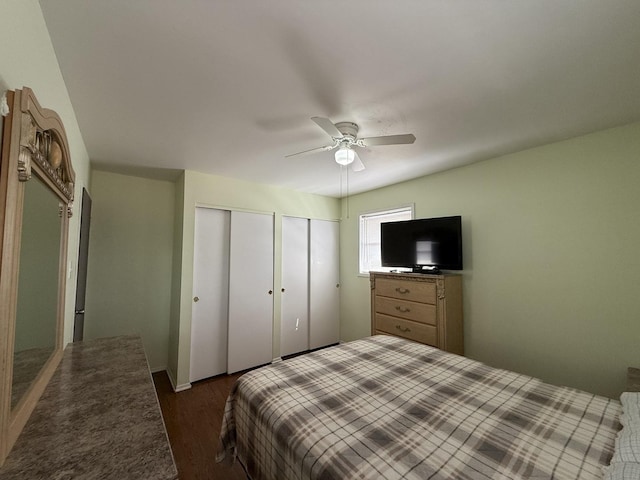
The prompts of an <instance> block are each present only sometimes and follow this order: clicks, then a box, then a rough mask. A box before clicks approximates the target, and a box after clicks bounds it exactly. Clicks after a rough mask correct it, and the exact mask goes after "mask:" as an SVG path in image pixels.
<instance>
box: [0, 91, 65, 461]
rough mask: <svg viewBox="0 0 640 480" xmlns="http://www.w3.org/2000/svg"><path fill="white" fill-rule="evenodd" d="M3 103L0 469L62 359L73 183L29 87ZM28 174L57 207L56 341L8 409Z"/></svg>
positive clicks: (55, 123)
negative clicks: (6, 107)
mask: <svg viewBox="0 0 640 480" xmlns="http://www.w3.org/2000/svg"><path fill="white" fill-rule="evenodd" d="M7 103H8V105H9V108H10V113H9V114H8V115H7V116H6V117H4V121H3V128H2V157H1V163H0V192H1V195H0V465H2V464H3V463H4V460H5V459H6V457H7V455H8V454H9V451H10V450H11V448H12V447H13V444H14V443H15V442H16V440H17V438H18V436H19V435H20V432H21V431H22V429H23V428H24V426H25V424H26V423H27V420H28V419H29V416H30V415H31V412H32V411H33V409H34V408H35V406H36V403H37V402H38V399H39V398H40V396H41V395H42V392H43V391H44V389H45V387H46V386H47V384H48V382H49V380H50V379H51V377H52V376H53V373H54V371H55V369H56V367H57V366H58V364H59V363H60V359H61V358H62V350H63V335H64V305H65V285H66V265H67V241H68V230H69V217H71V212H72V204H73V191H74V182H75V173H74V171H73V168H72V166H71V160H70V156H69V144H68V142H67V135H66V133H65V130H64V126H63V124H62V121H61V119H60V117H59V116H58V114H56V113H55V112H54V111H53V110H48V109H45V108H42V107H41V106H40V104H39V103H38V101H37V99H36V97H35V95H34V93H33V91H32V90H31V89H30V88H27V87H24V88H23V89H22V90H17V89H16V90H15V91H8V92H7ZM45 140H46V141H45ZM54 143H55V144H56V145H53V144H54ZM58 147H59V148H58ZM32 175H36V176H37V177H38V178H39V180H41V181H42V183H43V184H44V186H45V187H46V188H48V189H49V190H50V191H51V192H52V193H53V194H54V195H55V196H56V197H57V198H58V200H59V202H60V216H61V238H60V254H59V266H58V293H57V312H56V316H57V318H56V319H55V320H56V325H57V326H56V334H55V336H56V338H55V347H54V350H53V353H52V354H51V356H50V357H49V358H48V360H47V361H46V363H45V364H44V366H43V367H42V368H41V369H40V371H39V373H38V374H37V376H36V377H35V379H34V380H33V381H32V383H31V385H30V386H29V388H28V389H27V390H26V392H25V394H24V395H23V396H22V398H21V399H20V401H19V402H18V403H17V404H16V405H15V407H14V408H13V409H12V406H11V403H12V402H11V390H12V379H13V356H14V342H15V330H16V312H17V298H18V272H19V268H20V265H19V263H20V245H21V231H22V213H23V204H24V193H25V182H27V181H29V180H30V179H31V177H32Z"/></svg>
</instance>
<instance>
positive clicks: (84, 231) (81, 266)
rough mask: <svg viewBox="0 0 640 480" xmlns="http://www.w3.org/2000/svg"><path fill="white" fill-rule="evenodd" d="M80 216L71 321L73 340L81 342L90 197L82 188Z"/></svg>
mask: <svg viewBox="0 0 640 480" xmlns="http://www.w3.org/2000/svg"><path fill="white" fill-rule="evenodd" d="M81 215H82V216H81V217H80V249H79V252H78V286H77V290H76V311H75V316H74V321H73V341H74V342H81V341H82V339H83V337H84V299H85V295H86V293H87V260H88V258H89V227H90V226H91V197H90V196H89V193H88V192H87V190H86V189H85V188H83V189H82V213H81Z"/></svg>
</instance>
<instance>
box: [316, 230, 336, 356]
mask: <svg viewBox="0 0 640 480" xmlns="http://www.w3.org/2000/svg"><path fill="white" fill-rule="evenodd" d="M339 233H340V230H339V224H338V222H331V221H327V220H311V221H310V224H309V237H310V251H309V255H310V257H309V258H310V267H309V268H310V272H309V282H310V284H309V312H310V314H309V348H311V349H314V348H319V347H324V346H326V345H331V344H333V343H338V341H339V340H340V289H339V287H340V254H339V252H340V248H339Z"/></svg>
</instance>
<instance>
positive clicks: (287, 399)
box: [216, 335, 621, 480]
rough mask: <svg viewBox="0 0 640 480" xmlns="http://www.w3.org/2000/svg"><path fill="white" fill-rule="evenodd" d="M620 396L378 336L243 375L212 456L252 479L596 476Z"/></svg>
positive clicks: (607, 455) (608, 447)
mask: <svg viewBox="0 0 640 480" xmlns="http://www.w3.org/2000/svg"><path fill="white" fill-rule="evenodd" d="M619 415H620V403H619V402H618V401H616V400H611V399H608V398H604V397H600V396H596V395H592V394H590V393H586V392H582V391H579V390H575V389H572V388H568V387H559V386H553V385H549V384H545V383H543V382H542V381H541V380H538V379H536V378H532V377H529V376H526V375H522V374H518V373H514V372H510V371H506V370H500V369H496V368H492V367H489V366H487V365H484V364H482V363H480V362H477V361H474V360H471V359H468V358H465V357H462V356H458V355H454V354H450V353H446V352H444V351H442V350H438V349H436V348H432V347H429V346H427V345H423V344H419V343H415V342H410V341H407V340H403V339H400V338H397V337H391V336H383V335H377V336H373V337H369V338H366V339H362V340H357V341H353V342H349V343H345V344H342V345H339V346H336V347H331V348H327V349H324V350H320V351H317V352H314V353H310V354H307V355H302V356H300V357H296V358H294V359H291V360H288V361H283V362H278V363H274V364H272V365H269V366H267V367H263V368H260V369H258V370H254V371H251V372H248V373H246V374H245V375H243V376H242V377H240V378H239V379H238V380H237V382H236V384H235V385H234V387H233V389H232V391H231V393H230V395H229V397H228V399H227V403H226V408H225V412H224V419H223V426H222V430H221V433H220V444H219V449H218V453H217V458H216V459H217V461H234V460H235V459H236V458H237V459H239V460H240V462H241V463H242V465H243V466H244V468H245V470H246V472H247V474H248V476H249V477H250V478H251V479H253V480H288V479H434V480H435V479H469V480H478V479H509V480H516V479H529V478H531V479H580V480H590V479H601V478H602V474H603V473H602V467H603V466H605V465H608V464H609V461H610V459H611V457H612V454H613V450H614V440H615V436H616V433H617V432H618V430H620V428H621V427H620V424H619Z"/></svg>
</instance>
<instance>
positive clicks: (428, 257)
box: [380, 215, 462, 271]
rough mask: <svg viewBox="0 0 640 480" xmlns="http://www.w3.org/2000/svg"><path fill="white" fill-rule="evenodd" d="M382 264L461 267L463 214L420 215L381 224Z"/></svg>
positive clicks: (418, 266) (450, 268) (419, 267)
mask: <svg viewBox="0 0 640 480" xmlns="http://www.w3.org/2000/svg"><path fill="white" fill-rule="evenodd" d="M380 227H381V230H380V240H381V252H380V253H381V255H382V266H383V267H408V268H413V269H414V270H416V271H420V270H421V269H422V267H435V268H437V269H443V270H462V217H460V216H459V215H458V216H454V217H440V218H421V219H416V220H407V221H404V222H388V223H383V224H381V226H380Z"/></svg>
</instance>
